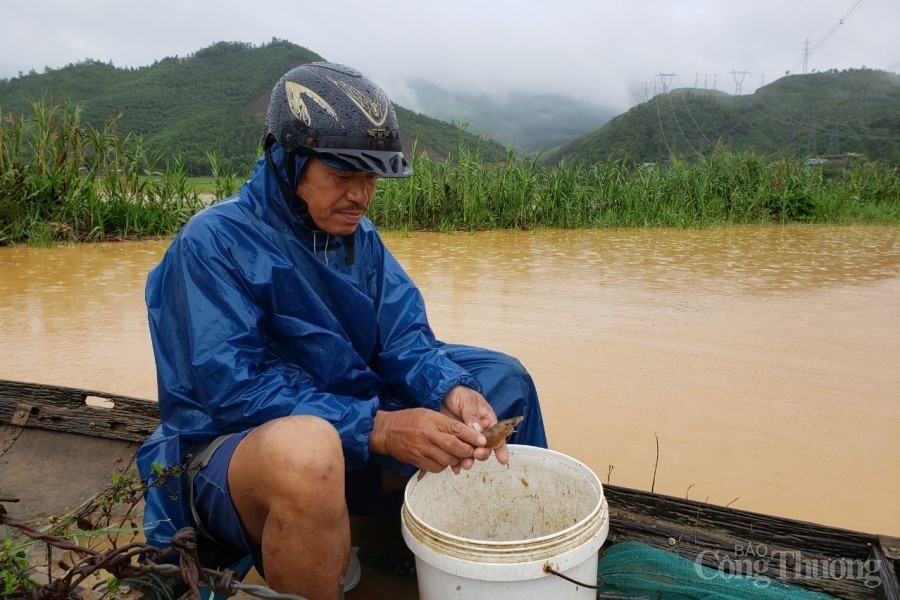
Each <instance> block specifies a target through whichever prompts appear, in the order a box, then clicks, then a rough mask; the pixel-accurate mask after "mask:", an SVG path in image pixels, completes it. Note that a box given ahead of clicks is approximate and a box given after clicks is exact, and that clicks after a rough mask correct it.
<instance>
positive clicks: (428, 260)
mask: <svg viewBox="0 0 900 600" xmlns="http://www.w3.org/2000/svg"><path fill="white" fill-rule="evenodd" d="M385 238H386V241H387V244H388V246H389V247H390V248H391V249H392V251H393V252H394V253H395V254H396V256H397V258H398V259H399V260H400V262H401V264H403V265H404V266H405V267H406V268H407V270H408V271H409V272H410V274H411V275H412V277H413V279H414V280H415V281H417V282H418V284H419V285H420V287H421V288H422V291H423V293H424V296H425V299H426V302H427V305H428V309H429V315H430V318H431V322H432V325H433V327H434V329H435V331H436V332H437V334H438V336H439V337H441V338H442V339H445V340H447V341H452V342H463V343H471V344H478V345H484V346H489V347H492V348H495V349H498V350H503V351H506V352H508V353H510V354H513V355H515V356H517V357H519V358H520V359H521V360H522V362H523V363H524V364H525V365H526V367H528V368H529V370H530V371H531V372H532V374H533V375H534V378H535V381H536V383H537V387H538V390H539V392H540V393H541V398H542V403H543V406H544V411H545V420H546V425H547V429H548V435H549V438H550V443H551V447H553V448H554V449H556V450H559V451H561V452H564V453H566V454H570V455H572V456H574V457H576V458H578V459H580V460H582V461H584V462H585V463H587V464H588V465H589V466H590V467H592V468H593V469H594V470H595V471H596V472H597V474H598V475H599V476H600V478H601V480H603V481H607V480H609V481H610V482H611V483H614V484H618V485H624V486H629V487H637V488H641V489H650V487H651V485H653V481H654V476H655V490H656V491H657V492H662V493H665V494H671V495H674V496H681V497H684V496H686V495H689V497H690V498H693V499H699V500H708V501H709V502H713V503H716V504H729V503H730V504H731V505H732V506H734V507H737V508H742V509H745V510H752V511H759V512H764V513H772V514H778V515H783V516H787V517H792V518H799V519H804V520H810V521H815V522H819V523H824V524H830V525H836V526H841V527H848V528H852V529H859V530H864V531H869V532H875V533H886V534H893V535H900V502H898V501H897V499H898V498H900V229H898V228H888V227H846V228H837V227H819V226H816V227H787V228H781V227H771V228H728V229H711V230H703V231H677V230H621V231H605V230H600V231H539V232H536V233H523V232H508V231H503V232H490V233H479V234H477V235H467V234H457V235H450V234H431V233H429V234H413V235H411V236H409V237H403V236H400V235H397V234H387V235H386V236H385ZM167 243H168V242H167V240H160V241H148V242H135V243H117V244H95V245H85V246H66V247H59V248H53V249H39V248H21V247H19V248H12V247H3V248H0V378H3V379H17V380H25V381H34V382H43V383H52V384H59V385H68V386H75V387H84V388H90V389H95V390H101V391H109V392H116V393H122V394H128V395H133V396H139V397H144V398H151V399H152V398H154V397H155V378H154V365H153V357H152V352H151V348H150V342H149V335H148V332H147V325H146V313H145V308H144V303H143V287H144V281H145V279H146V275H147V271H148V270H149V269H150V268H151V267H152V266H153V265H154V264H156V262H158V260H159V258H160V257H161V255H162V253H163V252H164V250H165V248H166V246H167ZM657 442H658V445H659V453H658V458H657Z"/></svg>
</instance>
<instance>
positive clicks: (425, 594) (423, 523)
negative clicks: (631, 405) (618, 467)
mask: <svg viewBox="0 0 900 600" xmlns="http://www.w3.org/2000/svg"><path fill="white" fill-rule="evenodd" d="M401 516H402V528H403V539H404V540H405V541H406V545H407V546H409V549H410V550H412V552H413V554H415V556H416V575H417V577H418V581H419V596H420V598H421V599H422V600H440V599H444V598H453V599H454V600H458V599H462V598H472V599H476V598H477V599H481V598H490V599H491V600H505V599H509V600H529V599H538V598H541V599H545V598H554V599H563V600H564V599H573V600H574V599H580V598H583V599H585V600H587V599H588V598H591V599H593V598H596V596H597V591H596V590H595V589H591V588H588V587H585V586H584V585H577V584H575V583H572V582H571V581H567V580H566V579H563V578H561V577H559V576H557V575H554V574H552V573H550V572H548V571H547V570H545V567H549V568H551V569H552V570H554V571H556V572H557V573H561V574H563V575H565V576H566V577H569V578H571V579H574V580H576V581H578V582H581V583H583V584H587V585H596V584H597V558H598V552H599V550H600V546H602V545H603V542H604V541H605V540H606V536H607V534H608V533H609V514H608V510H607V506H606V499H605V498H604V497H603V487H602V486H601V484H600V480H599V479H598V478H597V476H596V475H595V474H594V473H593V471H591V470H590V469H589V468H588V467H587V466H585V465H584V464H582V463H581V462H579V461H577V460H575V459H574V458H571V457H569V456H566V455H565V454H560V453H559V452H554V451H552V450H545V449H542V448H534V447H531V446H517V445H510V446H509V465H507V466H503V465H501V464H499V463H498V462H497V461H496V460H494V458H493V457H492V458H491V459H489V460H487V461H484V462H478V461H476V464H475V466H474V467H472V468H471V469H470V470H468V471H463V472H461V473H460V474H459V475H454V474H453V473H452V472H451V471H450V470H449V469H445V470H444V471H443V472H441V473H437V474H433V473H429V474H427V475H426V476H425V477H423V478H422V479H418V478H416V477H413V478H412V479H411V480H410V482H409V484H407V486H406V494H405V502H404V505H403V510H402V513H401Z"/></svg>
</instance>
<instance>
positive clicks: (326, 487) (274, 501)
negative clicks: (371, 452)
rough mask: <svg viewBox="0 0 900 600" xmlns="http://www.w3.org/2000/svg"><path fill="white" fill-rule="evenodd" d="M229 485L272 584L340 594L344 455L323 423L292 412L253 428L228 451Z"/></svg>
mask: <svg viewBox="0 0 900 600" xmlns="http://www.w3.org/2000/svg"><path fill="white" fill-rule="evenodd" d="M228 486H229V488H230V490H231V497H232V501H233V502H234V505H235V508H236V509H237V511H238V514H239V515H240V517H241V521H242V523H243V525H244V528H245V529H246V530H247V532H248V533H249V535H250V537H251V539H253V540H255V541H256V542H257V543H259V544H260V545H261V547H262V556H263V566H264V568H265V572H266V582H267V583H268V585H269V586H270V587H271V588H272V589H273V590H276V591H279V592H284V593H291V594H297V595H300V596H303V597H305V598H308V599H309V600H333V599H336V598H340V597H341V577H342V576H343V574H344V569H345V568H346V566H347V560H348V558H349V554H350V521H349V518H348V516H347V505H346V502H345V500H344V454H343V450H342V448H341V441H340V438H339V437H338V433H337V430H336V429H335V428H334V427H333V426H332V425H331V424H330V423H328V422H327V421H325V420H323V419H320V418H318V417H311V416H293V417H285V418H281V419H277V420H275V421H271V422H269V423H266V424H265V425H261V426H260V427H258V428H256V429H255V430H253V431H252V432H250V433H249V434H247V436H246V437H245V438H244V439H243V440H241V442H240V444H238V446H237V448H236V449H235V451H234V455H233V456H232V458H231V463H230V465H229V467H228Z"/></svg>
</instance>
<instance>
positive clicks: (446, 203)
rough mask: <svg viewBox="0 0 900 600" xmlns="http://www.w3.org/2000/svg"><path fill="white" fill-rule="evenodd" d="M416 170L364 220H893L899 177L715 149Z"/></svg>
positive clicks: (468, 225) (882, 170) (453, 225)
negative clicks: (597, 160)
mask: <svg viewBox="0 0 900 600" xmlns="http://www.w3.org/2000/svg"><path fill="white" fill-rule="evenodd" d="M413 168H414V171H415V173H414V175H413V178H412V180H407V181H403V180H399V181H398V180H384V181H382V182H380V183H379V193H378V197H377V199H376V202H375V205H374V206H373V207H372V208H371V209H370V216H371V217H372V218H373V220H374V221H375V222H376V223H377V224H378V225H379V226H381V227H382V228H384V229H398V230H416V229H432V230H440V231H450V230H468V231H477V230H483V229H495V228H520V229H531V228H535V227H549V228H589V227H710V226H717V225H739V224H760V223H789V222H806V223H882V224H900V178H898V172H897V171H896V170H891V169H890V168H888V167H886V166H883V165H879V164H874V163H872V164H870V163H865V162H863V163H862V164H858V165H850V166H846V167H837V168H832V169H831V170H830V172H828V171H823V169H822V168H821V167H812V168H810V167H809V166H807V165H805V164H804V163H803V162H802V161H798V160H790V159H787V158H782V159H777V160H766V159H764V158H762V157H760V156H757V155H754V154H749V153H734V152H730V151H728V150H727V149H725V148H722V147H720V148H718V149H716V150H715V151H714V152H713V153H712V154H711V155H710V156H709V157H707V158H705V159H703V160H701V161H700V162H696V163H695V162H686V161H682V160H673V161H672V162H671V163H669V164H666V165H654V164H647V165H641V164H637V163H635V162H634V161H632V160H631V159H628V158H625V159H619V160H611V161H609V162H606V163H601V164H595V165H591V166H589V167H580V166H570V165H560V166H557V167H544V166H541V165H540V164H539V163H538V161H537V160H536V159H525V158H522V157H518V156H516V155H515V154H513V153H509V155H508V156H507V158H506V161H505V162H503V163H499V164H486V163H485V162H484V161H483V160H482V159H481V157H480V155H479V153H478V150H477V148H476V149H475V150H469V149H467V148H465V147H463V146H462V145H461V144H460V145H459V146H458V147H457V149H456V151H455V152H454V154H453V155H452V156H451V157H450V159H449V160H436V159H434V158H432V157H430V156H429V155H427V154H424V153H415V154H414V157H413Z"/></svg>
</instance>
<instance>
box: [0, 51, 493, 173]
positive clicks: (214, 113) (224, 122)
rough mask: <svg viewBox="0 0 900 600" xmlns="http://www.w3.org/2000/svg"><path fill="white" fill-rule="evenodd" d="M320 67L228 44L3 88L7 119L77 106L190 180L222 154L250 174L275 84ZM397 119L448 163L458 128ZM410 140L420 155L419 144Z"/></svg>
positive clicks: (89, 63)
mask: <svg viewBox="0 0 900 600" xmlns="http://www.w3.org/2000/svg"><path fill="white" fill-rule="evenodd" d="M318 60H323V58H322V57H320V56H319V55H318V54H316V53H315V52H312V51H310V50H307V49H306V48H303V47H301V46H298V45H296V44H293V43H291V42H288V41H284V40H278V39H273V40H272V41H271V42H270V43H268V44H263V45H262V46H258V47H257V46H253V45H250V44H245V43H238V42H219V43H216V44H214V45H212V46H209V47H207V48H204V49H201V50H199V51H197V52H195V53H194V54H192V55H191V56H189V57H178V56H175V57H168V58H165V59H162V60H160V61H158V62H156V63H154V64H153V65H151V66H147V67H141V68H117V67H115V66H113V65H110V64H106V63H102V62H98V61H94V60H86V61H84V62H80V63H77V64H72V65H68V66H66V67H64V68H61V69H47V70H45V72H44V73H30V74H27V75H23V76H21V77H16V78H12V79H8V80H0V111H2V113H0V114H3V115H9V114H10V113H12V114H15V115H25V116H26V117H31V116H33V115H34V111H33V110H32V108H31V102H32V101H37V102H43V103H45V104H46V103H53V104H55V105H60V107H61V106H62V105H64V104H67V103H69V104H71V105H75V106H79V107H81V110H82V122H83V123H84V124H88V125H91V126H92V127H95V128H97V129H99V128H101V127H102V126H103V124H104V123H105V122H107V121H109V120H111V119H113V118H114V117H116V116H118V120H117V128H118V131H119V132H120V134H125V133H128V132H132V131H133V132H135V133H137V134H139V135H140V136H141V137H142V139H143V142H144V146H145V147H146V148H147V149H149V150H150V151H151V152H152V153H153V154H154V155H155V156H157V157H158V158H159V162H161V163H163V164H164V163H165V162H166V161H168V160H171V159H173V158H174V157H181V158H182V160H184V164H185V167H186V168H187V171H188V172H189V173H192V174H204V173H208V172H209V169H210V161H209V159H208V157H207V154H208V153H213V154H215V155H216V156H217V157H218V158H219V160H220V164H221V165H222V166H223V167H226V168H232V169H234V170H236V171H238V172H246V171H247V169H248V168H249V166H250V165H252V164H253V162H254V161H255V159H256V156H257V150H258V144H259V142H260V139H261V138H262V133H263V123H264V120H265V113H266V107H267V105H268V100H269V94H270V92H271V91H272V87H273V85H274V83H275V82H276V81H278V79H279V78H280V77H281V76H282V75H283V74H284V73H285V72H287V71H288V70H290V69H291V68H293V67H295V66H298V65H300V64H303V63H308V62H313V61H318ZM397 112H398V119H399V120H400V126H401V130H402V131H403V132H404V134H412V135H414V136H415V137H417V138H418V144H419V149H420V150H424V151H427V152H429V153H431V154H433V155H438V156H444V155H446V154H447V153H449V152H450V151H451V150H452V149H454V148H455V147H456V144H457V142H458V140H459V136H460V135H461V134H460V131H459V130H458V128H457V127H456V126H454V125H451V124H449V123H443V122H441V121H437V120H435V119H430V118H428V117H426V116H424V115H420V114H417V113H414V112H411V111H408V110H404V109H402V108H400V107H398V110H397ZM462 136H463V140H464V143H466V144H470V145H474V144H476V143H477V144H478V145H479V147H480V150H481V152H482V154H483V155H485V156H486V157H489V158H492V159H499V158H502V157H505V156H506V151H505V149H504V148H503V147H501V146H500V145H499V144H496V143H494V142H490V141H487V140H478V139H477V138H476V137H475V136H471V135H467V134H462ZM404 138H405V139H404V147H405V148H411V147H412V144H413V140H412V138H411V137H409V136H407V135H404Z"/></svg>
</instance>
